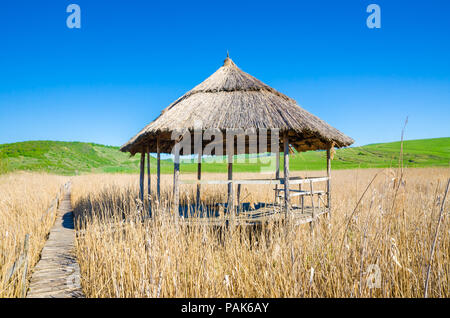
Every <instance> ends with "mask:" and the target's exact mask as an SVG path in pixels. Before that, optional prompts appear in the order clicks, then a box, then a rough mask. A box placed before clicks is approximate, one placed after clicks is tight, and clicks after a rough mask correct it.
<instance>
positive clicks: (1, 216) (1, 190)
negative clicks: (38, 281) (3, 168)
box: [0, 172, 67, 298]
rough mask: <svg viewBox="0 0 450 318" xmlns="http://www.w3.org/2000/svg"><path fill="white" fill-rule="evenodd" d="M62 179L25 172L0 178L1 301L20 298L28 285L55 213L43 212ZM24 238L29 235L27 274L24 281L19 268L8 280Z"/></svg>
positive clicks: (22, 273)
mask: <svg viewBox="0 0 450 318" xmlns="http://www.w3.org/2000/svg"><path fill="white" fill-rule="evenodd" d="M65 179H67V178H64V177H59V176H54V175H48V174H39V173H25V172H20V173H11V174H6V175H2V176H0V298H1V297H20V296H23V292H24V288H26V286H23V282H25V285H26V284H27V281H28V279H29V277H30V273H31V270H32V268H33V266H34V265H35V264H36V263H37V261H38V260H39V254H40V252H41V250H42V247H43V246H44V244H45V241H46V238H47V235H48V232H49V230H50V228H51V226H52V225H53V222H54V218H55V213H47V214H46V211H48V208H49V207H50V204H51V201H52V200H53V199H54V198H55V197H56V195H57V193H58V191H59V189H60V186H61V184H63V182H64V180H65ZM51 212H53V211H51ZM26 234H29V250H28V251H29V252H28V254H27V256H26V259H27V261H28V271H27V274H26V276H25V277H24V276H23V275H24V269H23V268H21V269H20V270H19V271H18V272H16V273H15V274H14V275H13V276H12V277H9V276H11V275H10V273H11V268H12V266H13V264H14V262H15V261H16V260H18V259H19V256H20V254H21V253H22V251H23V247H24V241H25V235H26Z"/></svg>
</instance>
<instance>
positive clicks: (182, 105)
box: [121, 57, 354, 154]
mask: <svg viewBox="0 0 450 318" xmlns="http://www.w3.org/2000/svg"><path fill="white" fill-rule="evenodd" d="M196 121H201V122H202V124H203V129H208V128H218V129H220V130H222V131H225V130H226V129H229V128H243V129H248V128H256V129H261V128H265V129H273V128H278V129H279V130H280V133H282V132H286V131H288V132H289V141H290V144H291V145H293V146H294V147H295V148H296V149H297V150H299V151H305V150H316V149H326V148H327V147H328V145H329V144H332V143H334V145H335V146H336V147H345V146H349V145H351V144H352V143H353V142H354V141H353V139H351V138H350V137H348V136H346V135H344V134H343V133H341V132H340V131H339V130H337V129H335V128H333V127H331V126H330V125H328V124H327V123H326V122H324V121H323V120H321V119H319V118H318V117H316V116H314V115H313V114H311V113H309V112H308V111H306V110H304V109H303V108H301V107H300V106H298V105H297V103H296V102H295V100H293V99H291V98H289V97H288V96H286V95H284V94H282V93H280V92H278V91H276V90H275V89H273V88H271V87H269V86H268V85H266V84H264V83H263V82H261V81H260V80H258V79H256V78H254V77H253V76H251V75H250V74H247V73H245V72H243V71H242V70H241V69H240V68H238V67H237V66H236V64H234V62H233V61H232V60H231V59H230V58H229V57H227V58H226V59H225V61H224V64H223V66H222V67H220V68H219V69H218V70H217V71H216V72H215V73H214V74H212V75H211V76H210V77H208V78H207V79H206V80H205V81H204V82H202V83H200V84H199V85H197V86H196V87H194V88H193V89H192V90H190V91H189V92H187V93H186V94H184V95H183V96H182V97H180V98H178V99H177V100H176V101H175V102H173V103H172V104H171V105H169V107H167V108H166V109H164V110H163V111H162V113H161V115H160V116H159V117H158V118H156V119H155V120H154V121H153V122H151V123H150V124H148V125H147V126H146V127H145V128H144V129H142V130H141V131H140V132H139V133H138V134H137V135H136V136H134V137H133V138H131V139H130V141H128V142H127V143H126V144H124V145H123V146H122V148H121V151H124V152H131V153H132V154H135V153H137V152H141V151H142V149H143V147H149V150H150V152H156V137H157V136H159V138H160V147H161V151H162V152H170V151H171V149H172V147H173V144H174V141H173V140H171V132H172V131H174V130H177V129H186V128H187V129H189V130H193V129H194V123H195V122H196Z"/></svg>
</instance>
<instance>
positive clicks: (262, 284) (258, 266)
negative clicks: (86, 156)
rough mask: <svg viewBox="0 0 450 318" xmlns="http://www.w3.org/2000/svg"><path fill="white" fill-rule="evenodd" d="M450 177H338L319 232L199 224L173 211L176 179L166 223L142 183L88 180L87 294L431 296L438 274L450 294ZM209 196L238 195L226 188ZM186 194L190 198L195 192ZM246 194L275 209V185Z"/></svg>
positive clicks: (166, 183) (436, 293)
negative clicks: (140, 197)
mask: <svg viewBox="0 0 450 318" xmlns="http://www.w3.org/2000/svg"><path fill="white" fill-rule="evenodd" d="M449 172H450V170H449V169H448V168H439V169H438V168H426V169H404V170H400V169H398V170H397V169H395V170H394V169H383V170H348V171H334V172H333V179H332V189H333V214H332V217H331V219H328V218H327V217H326V216H322V217H320V219H319V221H318V222H316V223H315V225H314V230H313V231H311V230H310V226H309V225H307V224H305V225H301V226H297V227H294V226H292V225H289V224H287V225H280V224H268V225H267V226H263V227H262V228H260V229H258V230H255V231H251V229H250V228H247V229H245V228H242V227H233V226H230V227H227V228H225V227H216V228H213V227H210V226H204V225H197V226H188V225H186V224H185V223H184V222H180V220H179V219H178V218H177V217H173V215H172V213H171V212H170V207H169V206H168V201H167V198H168V196H169V194H170V191H171V180H172V179H171V178H172V176H164V178H163V187H162V194H163V198H162V200H161V201H162V202H159V203H154V206H153V214H154V218H153V219H146V220H145V221H142V220H141V215H142V214H145V213H147V212H146V210H147V207H144V211H142V210H141V209H142V207H141V205H140V203H139V202H138V201H137V200H136V198H137V193H138V176H136V175H87V176H80V177H76V178H75V179H74V181H73V195H72V200H73V204H74V209H75V213H76V215H77V216H78V217H77V218H78V220H77V222H78V224H79V230H78V232H77V240H76V245H77V257H78V262H79V264H80V268H81V275H82V282H81V283H82V287H83V290H84V293H85V294H86V296H87V297H423V296H424V293H425V285H426V281H427V276H428V288H427V289H428V296H429V297H449V278H450V277H449V276H450V273H449V272H450V271H449V270H450V268H449V263H450V262H449V261H450V260H449V251H450V240H449V230H450V228H449V220H448V212H449V210H448V203H447V206H446V207H445V206H443V197H444V192H445V187H446V181H447V178H448V177H449V176H450V173H449ZM294 174H295V175H300V176H305V175H308V174H307V173H301V172H296V173H294ZM316 174H321V173H320V172H319V173H316ZM309 175H314V172H309ZM189 177H190V178H191V179H192V178H193V177H192V176H186V175H183V178H189ZM245 177H252V175H250V174H245ZM205 178H206V179H207V178H208V174H205ZM237 178H238V177H237ZM154 184H155V183H153V185H154ZM155 190H156V189H154V188H152V193H153V192H154V191H155ZM202 191H203V199H206V197H208V198H209V199H208V200H211V201H216V202H224V201H225V199H226V198H225V196H226V195H225V193H226V191H225V186H224V187H223V188H221V187H220V186H217V187H214V186H203V187H202ZM181 192H182V194H183V197H182V199H183V200H185V201H186V200H190V199H191V198H192V197H193V193H194V188H193V187H190V188H189V187H187V186H184V187H183V188H182V189H181ZM153 196H154V194H153ZM242 197H243V200H244V201H254V202H258V201H265V200H266V201H268V202H271V201H273V190H271V188H270V187H269V188H266V187H261V186H248V187H246V189H245V190H244V194H243V195H242ZM447 200H448V198H447ZM442 207H443V210H442V213H441V209H442ZM440 215H442V218H441V222H440V223H439V218H440ZM438 223H439V228H437V227H438ZM434 241H436V243H435V244H433V242H434ZM433 245H434V251H433V253H432V249H433V248H432V246H433ZM432 254H433V255H432ZM431 255H432V256H433V257H432V259H431V258H430V256H431ZM430 263H431V267H429V265H430ZM428 270H429V275H427V272H428Z"/></svg>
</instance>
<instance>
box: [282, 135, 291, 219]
mask: <svg viewBox="0 0 450 318" xmlns="http://www.w3.org/2000/svg"><path fill="white" fill-rule="evenodd" d="M283 146H284V204H285V212H286V215H287V214H288V213H289V205H290V204H291V199H290V195H289V136H288V134H287V133H286V132H285V133H284V135H283Z"/></svg>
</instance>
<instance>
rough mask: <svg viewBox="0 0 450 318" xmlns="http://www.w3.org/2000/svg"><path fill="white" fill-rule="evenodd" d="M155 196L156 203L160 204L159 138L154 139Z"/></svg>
mask: <svg viewBox="0 0 450 318" xmlns="http://www.w3.org/2000/svg"><path fill="white" fill-rule="evenodd" d="M156 152H157V154H156V194H157V196H158V202H161V151H160V149H159V137H158V138H157V139H156Z"/></svg>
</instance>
